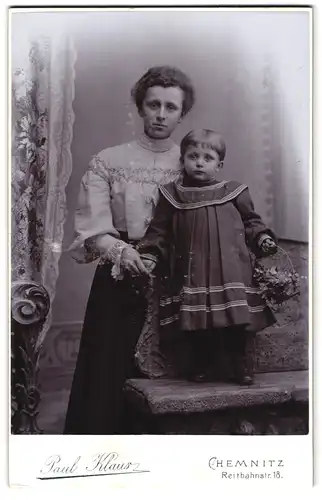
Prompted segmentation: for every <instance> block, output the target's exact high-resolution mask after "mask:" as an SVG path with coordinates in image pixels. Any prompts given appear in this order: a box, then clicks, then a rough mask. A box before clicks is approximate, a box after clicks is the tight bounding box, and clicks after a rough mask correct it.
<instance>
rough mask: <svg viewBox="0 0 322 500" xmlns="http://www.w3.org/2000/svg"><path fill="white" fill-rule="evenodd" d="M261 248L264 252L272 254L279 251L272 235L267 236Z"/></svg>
mask: <svg viewBox="0 0 322 500" xmlns="http://www.w3.org/2000/svg"><path fill="white" fill-rule="evenodd" d="M260 248H261V250H262V252H263V253H265V254H270V255H271V254H273V253H275V252H276V251H277V245H276V243H275V241H274V240H273V238H271V237H270V236H267V238H265V240H264V241H263V243H262V244H261V247H260Z"/></svg>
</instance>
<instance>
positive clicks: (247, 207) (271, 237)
mask: <svg viewBox="0 0 322 500" xmlns="http://www.w3.org/2000/svg"><path fill="white" fill-rule="evenodd" d="M235 205H236V207H237V210H238V211H239V213H240V215H241V218H242V220H243V223H244V227H245V236H246V243H247V245H248V246H249V247H250V249H251V250H252V251H253V252H254V253H255V255H266V254H267V253H274V252H275V251H276V244H277V238H276V236H275V234H274V233H273V231H272V230H271V229H269V228H268V227H267V226H266V225H265V224H264V222H263V221H262V218H261V217H260V215H259V214H258V213H256V212H255V208H254V203H253V201H252V199H251V197H250V193H249V190H248V189H245V190H244V191H243V192H242V193H241V194H240V195H239V196H237V198H236V199H235Z"/></svg>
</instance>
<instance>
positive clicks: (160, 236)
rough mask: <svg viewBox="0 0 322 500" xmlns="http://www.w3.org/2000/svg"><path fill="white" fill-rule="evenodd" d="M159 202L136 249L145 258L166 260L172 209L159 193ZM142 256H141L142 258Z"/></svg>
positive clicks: (169, 242)
mask: <svg viewBox="0 0 322 500" xmlns="http://www.w3.org/2000/svg"><path fill="white" fill-rule="evenodd" d="M159 195H160V197H159V201H158V204H157V206H156V209H155V213H154V217H153V219H152V221H151V223H150V225H149V227H148V229H147V231H146V233H145V235H144V237H143V238H142V240H141V241H140V242H139V243H138V244H137V246H136V249H137V251H138V252H139V253H140V254H143V255H144V257H145V258H150V259H151V260H155V261H160V260H163V261H165V260H167V258H168V253H169V247H170V244H171V240H172V238H171V230H172V214H173V210H174V208H173V207H172V205H171V204H170V203H169V202H168V200H166V198H165V197H164V196H163V194H162V193H161V192H160V191H159ZM143 255H142V256H143Z"/></svg>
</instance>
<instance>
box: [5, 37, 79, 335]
mask: <svg viewBox="0 0 322 500" xmlns="http://www.w3.org/2000/svg"><path fill="white" fill-rule="evenodd" d="M75 60H76V54H75V49H74V45H73V40H72V38H71V37H70V36H68V35H66V32H65V33H60V32H59V31H56V32H55V33H50V32H49V33H34V34H33V35H30V34H29V35H28V36H25V37H24V36H23V33H21V32H20V33H18V30H13V39H12V130H11V133H12V141H11V143H12V169H11V174H12V190H11V193H12V213H11V238H12V253H11V269H12V271H11V272H12V281H17V280H19V281H21V280H26V281H35V282H37V283H40V284H42V285H43V286H44V287H45V288H46V290H47V292H48V294H49V297H50V301H51V304H52V303H53V299H54V295H55V288H56V281H57V278H58V272H59V270H58V263H59V258H60V255H61V246H62V241H63V230H64V222H65V219H66V196H65V188H66V185H67V182H68V180H69V177H70V174H71V171H72V158H71V150H70V147H71V141H72V132H73V123H74V113H73V108H72V103H73V99H74V80H75V73H74V65H75ZM50 321H51V317H50V314H49V316H48V318H47V321H46V323H45V325H44V328H43V330H42V332H41V335H40V337H39V344H41V343H42V342H43V339H44V336H45V334H46V332H47V330H48V328H49V325H50Z"/></svg>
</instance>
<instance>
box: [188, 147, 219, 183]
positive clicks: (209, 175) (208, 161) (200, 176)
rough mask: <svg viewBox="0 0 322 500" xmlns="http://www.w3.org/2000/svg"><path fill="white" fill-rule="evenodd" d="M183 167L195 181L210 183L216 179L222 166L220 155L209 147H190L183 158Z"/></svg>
mask: <svg viewBox="0 0 322 500" xmlns="http://www.w3.org/2000/svg"><path fill="white" fill-rule="evenodd" d="M183 166H184V169H185V171H186V173H187V175H188V177H190V178H191V179H193V180H198V181H210V180H213V179H215V178H216V174H217V172H218V171H219V170H220V167H221V166H222V162H221V161H220V159H219V155H218V153H217V152H216V151H214V150H213V149H211V148H210V147H209V146H208V147H207V146H202V145H198V146H192V145H190V146H188V147H187V150H186V152H185V155H184V158H183Z"/></svg>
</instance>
